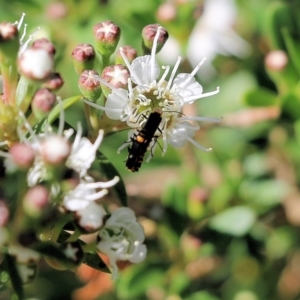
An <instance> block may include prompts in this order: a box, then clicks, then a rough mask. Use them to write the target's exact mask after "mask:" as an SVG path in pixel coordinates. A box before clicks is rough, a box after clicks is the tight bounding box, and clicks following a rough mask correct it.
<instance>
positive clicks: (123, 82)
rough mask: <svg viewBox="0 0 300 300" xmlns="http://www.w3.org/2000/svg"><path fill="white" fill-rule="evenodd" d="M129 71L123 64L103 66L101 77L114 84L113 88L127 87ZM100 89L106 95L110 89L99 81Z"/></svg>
mask: <svg viewBox="0 0 300 300" xmlns="http://www.w3.org/2000/svg"><path fill="white" fill-rule="evenodd" d="M129 77H130V73H129V71H128V69H127V68H126V67H125V66H124V65H114V66H108V67H106V68H104V70H103V72H102V74H101V78H103V79H104V80H105V81H106V82H108V83H109V84H111V85H112V86H114V87H115V88H117V89H119V88H127V86H128V78H129ZM101 87H102V91H103V93H104V95H105V96H106V97H107V96H108V95H109V94H110V93H111V89H110V88H109V87H107V86H105V85H104V84H102V83H101Z"/></svg>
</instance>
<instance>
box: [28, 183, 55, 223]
mask: <svg viewBox="0 0 300 300" xmlns="http://www.w3.org/2000/svg"><path fill="white" fill-rule="evenodd" d="M49 195H50V194H49V191H48V190H47V189H46V188H45V187H44V186H42V185H36V186H34V187H32V188H31V189H29V190H28V191H27V193H26V195H25V196H24V198H23V208H24V211H25V213H26V214H27V215H29V216H30V217H33V218H38V217H39V216H41V214H42V212H43V209H44V208H45V207H46V206H47V205H48V204H49Z"/></svg>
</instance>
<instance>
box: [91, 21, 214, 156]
mask: <svg viewBox="0 0 300 300" xmlns="http://www.w3.org/2000/svg"><path fill="white" fill-rule="evenodd" d="M160 31H161V27H158V29H157V33H156V36H155V39H154V42H153V48H152V51H151V55H145V56H140V57H137V58H136V59H134V60H133V61H132V63H131V64H130V63H129V62H128V60H127V58H126V57H125V55H124V54H123V52H122V49H121V51H120V52H121V54H122V57H123V59H124V61H125V63H126V66H127V68H128V70H129V71H130V76H131V77H130V79H129V80H128V90H125V89H116V88H114V87H113V86H111V85H110V84H109V83H107V82H105V81H103V79H101V78H98V80H99V81H101V83H102V84H104V85H106V86H107V87H109V88H110V89H111V90H112V92H111V94H109V95H108V97H107V101H106V104H105V107H101V106H98V105H97V104H95V103H91V102H88V101H86V100H85V102H86V103H87V104H89V105H91V106H94V107H97V108H99V109H102V110H104V111H105V112H106V115H107V116H108V117H109V118H110V119H114V120H121V121H124V122H126V123H127V125H128V126H130V127H131V128H141V127H142V126H143V124H144V123H145V122H146V121H147V118H148V116H149V114H150V113H151V112H153V111H157V112H159V113H160V114H161V117H162V121H161V123H160V124H159V128H158V130H157V132H156V134H155V136H159V137H162V138H163V143H164V146H163V153H165V152H166V150H167V144H168V143H169V144H171V145H172V146H174V147H181V146H183V145H184V144H186V143H187V142H191V143H193V144H194V145H195V146H196V147H198V148H199V149H202V150H206V151H208V150H209V149H206V148H204V147H202V146H201V145H199V144H198V143H196V142H195V141H193V140H192V138H193V136H194V134H195V131H196V130H198V129H199V127H198V126H193V125H191V124H190V123H188V121H203V120H205V121H211V122H218V121H219V119H213V118H204V117H188V116H184V115H183V114H182V108H183V106H184V105H186V104H191V103H193V102H194V101H196V100H198V99H200V98H204V97H209V96H212V95H215V94H217V93H218V92H219V88H217V89H216V90H215V91H213V92H208V93H203V88H202V86H201V85H200V84H199V83H198V82H197V81H196V80H195V78H194V76H195V75H196V73H197V71H198V70H199V68H200V67H201V65H202V64H203V62H204V60H205V59H202V61H201V62H200V63H199V64H198V65H197V66H196V67H195V69H194V70H193V71H192V73H190V74H188V73H180V74H178V75H176V72H177V69H178V67H179V64H180V61H181V57H179V58H178V59H177V62H176V64H175V67H174V68H173V70H172V72H171V74H170V78H169V80H168V81H166V77H167V76H168V74H169V72H170V69H171V68H170V67H169V66H163V67H162V69H163V70H164V72H163V74H162V76H160V77H159V75H160V67H159V65H158V64H157V62H156V58H155V53H156V48H157V41H158V38H159V34H160ZM132 83H134V85H133V84H132ZM192 127H193V128H192ZM178 140H180V142H178ZM152 144H153V143H152ZM121 148H122V147H121Z"/></svg>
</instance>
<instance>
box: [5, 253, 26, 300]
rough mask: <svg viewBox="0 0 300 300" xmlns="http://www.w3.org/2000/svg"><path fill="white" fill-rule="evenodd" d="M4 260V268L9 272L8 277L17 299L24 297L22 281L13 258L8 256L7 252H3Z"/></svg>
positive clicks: (20, 299)
mask: <svg viewBox="0 0 300 300" xmlns="http://www.w3.org/2000/svg"><path fill="white" fill-rule="evenodd" d="M4 261H5V264H6V270H7V271H8V273H9V277H10V280H11V283H12V286H13V289H14V292H15V293H16V294H17V296H18V298H19V300H22V299H25V298H24V290H23V282H22V279H21V277H20V275H19V272H18V269H17V266H16V263H15V259H14V258H13V257H12V256H10V255H9V254H5V256H4Z"/></svg>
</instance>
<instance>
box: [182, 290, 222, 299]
mask: <svg viewBox="0 0 300 300" xmlns="http://www.w3.org/2000/svg"><path fill="white" fill-rule="evenodd" d="M199 299H201V300H220V298H218V297H216V296H213V295H212V294H210V293H209V292H206V291H201V292H196V293H194V294H192V295H191V296H190V297H188V298H186V300H199Z"/></svg>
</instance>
